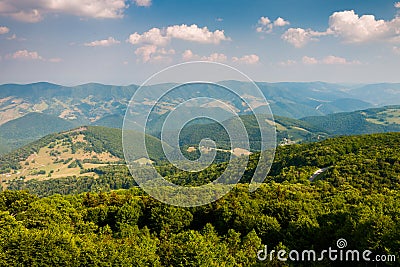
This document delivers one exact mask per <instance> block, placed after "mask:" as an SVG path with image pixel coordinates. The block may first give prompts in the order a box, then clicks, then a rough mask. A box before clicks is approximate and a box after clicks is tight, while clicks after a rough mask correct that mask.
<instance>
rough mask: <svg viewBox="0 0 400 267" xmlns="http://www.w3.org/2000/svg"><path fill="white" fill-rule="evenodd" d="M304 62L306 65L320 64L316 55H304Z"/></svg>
mask: <svg viewBox="0 0 400 267" xmlns="http://www.w3.org/2000/svg"><path fill="white" fill-rule="evenodd" d="M302 61H303V63H304V64H306V65H315V64H318V60H317V59H316V58H314V57H308V56H304V57H303V59H302Z"/></svg>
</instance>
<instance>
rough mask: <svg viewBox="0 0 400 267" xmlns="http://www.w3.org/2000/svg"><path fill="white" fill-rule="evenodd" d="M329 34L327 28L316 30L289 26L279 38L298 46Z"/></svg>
mask: <svg viewBox="0 0 400 267" xmlns="http://www.w3.org/2000/svg"><path fill="white" fill-rule="evenodd" d="M329 34H331V32H330V31H329V30H328V31H326V32H317V31H313V30H311V29H302V28H290V29H288V30H287V31H286V32H285V33H284V34H283V35H282V36H281V38H282V39H283V40H284V41H286V42H288V43H290V44H292V45H293V46H295V47H297V48H299V47H303V46H304V45H306V44H307V43H309V42H311V41H317V40H318V39H317V38H316V37H320V36H325V35H329Z"/></svg>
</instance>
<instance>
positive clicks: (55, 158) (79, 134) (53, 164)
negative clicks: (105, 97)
mask: <svg viewBox="0 0 400 267" xmlns="http://www.w3.org/2000/svg"><path fill="white" fill-rule="evenodd" d="M125 135H126V137H128V138H131V140H136V139H138V137H139V135H140V134H139V133H138V132H134V131H127V132H125ZM121 140H122V131H121V130H120V129H113V128H106V127H97V126H88V127H80V128H75V129H73V130H69V131H65V132H61V133H56V134H50V135H47V136H45V137H43V138H41V139H39V140H37V141H35V142H32V143H30V144H28V145H25V146H23V147H21V148H19V149H17V150H15V151H12V152H10V153H8V154H5V155H3V156H0V173H3V174H4V173H8V177H7V178H8V179H6V180H9V179H14V178H17V177H22V178H23V179H27V180H29V179H48V178H50V177H51V178H54V177H67V176H74V175H75V176H78V175H80V174H81V173H83V172H85V173H87V174H86V175H89V176H96V174H95V173H92V172H91V171H89V170H90V169H92V168H96V167H101V166H106V165H109V164H123V163H124V162H125V161H124V153H123V149H122V141H121ZM146 143H147V149H148V154H149V156H150V160H153V161H158V160H164V159H165V158H164V157H165V156H164V153H163V151H162V146H161V142H160V140H158V139H157V138H155V137H152V136H146ZM133 145H134V144H133ZM165 147H166V149H167V151H171V150H172V149H171V148H170V147H169V146H168V145H166V144H165ZM143 155H144V154H143ZM143 157H144V156H143ZM137 160H138V161H137V164H139V165H140V164H144V163H147V162H150V161H149V159H145V158H138V159H137Z"/></svg>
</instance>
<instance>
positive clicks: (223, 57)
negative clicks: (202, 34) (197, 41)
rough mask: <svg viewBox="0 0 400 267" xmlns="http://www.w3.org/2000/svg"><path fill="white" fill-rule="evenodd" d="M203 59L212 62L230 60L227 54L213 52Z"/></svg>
mask: <svg viewBox="0 0 400 267" xmlns="http://www.w3.org/2000/svg"><path fill="white" fill-rule="evenodd" d="M201 60H205V61H212V62H226V61H227V60H228V57H227V56H226V55H225V54H220V53H212V54H211V55H209V56H204V57H202V58H201Z"/></svg>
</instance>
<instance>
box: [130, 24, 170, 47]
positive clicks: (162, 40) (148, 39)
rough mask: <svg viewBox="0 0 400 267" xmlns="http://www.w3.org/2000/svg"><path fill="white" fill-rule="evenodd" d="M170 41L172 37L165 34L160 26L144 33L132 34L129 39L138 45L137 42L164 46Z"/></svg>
mask: <svg viewBox="0 0 400 267" xmlns="http://www.w3.org/2000/svg"><path fill="white" fill-rule="evenodd" d="M169 41H170V37H168V36H165V34H163V33H162V31H161V30H160V29H159V28H152V29H150V30H149V31H147V32H144V33H143V34H139V33H137V32H135V33H133V34H131V35H130V36H129V38H128V40H127V42H129V43H131V44H133V45H136V44H142V43H144V44H153V45H157V46H164V45H166V44H168V43H169Z"/></svg>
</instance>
